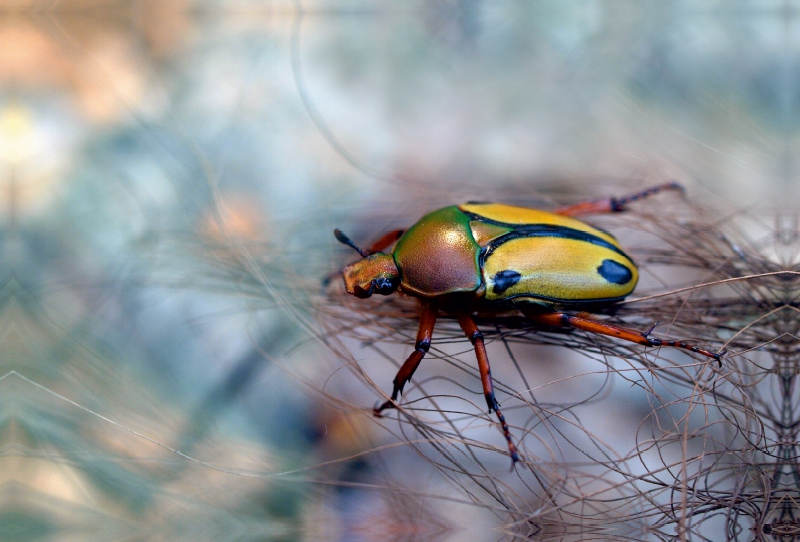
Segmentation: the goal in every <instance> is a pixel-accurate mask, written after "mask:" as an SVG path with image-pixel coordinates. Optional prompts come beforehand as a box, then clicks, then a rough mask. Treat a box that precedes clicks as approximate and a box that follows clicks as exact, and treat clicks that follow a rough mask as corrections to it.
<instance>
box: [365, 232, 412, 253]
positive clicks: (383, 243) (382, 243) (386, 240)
mask: <svg viewBox="0 0 800 542" xmlns="http://www.w3.org/2000/svg"><path fill="white" fill-rule="evenodd" d="M405 232H406V231H405V230H394V231H390V232H389V233H387V234H386V235H384V236H383V237H381V238H380V239H378V240H377V241H375V242H374V243H372V245H371V246H370V247H369V248H368V249H367V252H368V253H369V254H372V253H373V252H380V251H382V250H383V249H384V248H386V247H388V246H390V245H391V244H392V243H394V242H395V241H397V240H398V239H400V238H401V237H402V236H403V234H404V233H405Z"/></svg>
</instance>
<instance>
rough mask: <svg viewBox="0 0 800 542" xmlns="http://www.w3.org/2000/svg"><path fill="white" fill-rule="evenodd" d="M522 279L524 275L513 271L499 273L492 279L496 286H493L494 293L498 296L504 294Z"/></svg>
mask: <svg viewBox="0 0 800 542" xmlns="http://www.w3.org/2000/svg"><path fill="white" fill-rule="evenodd" d="M521 278H522V275H520V274H519V273H517V272H516V271H513V270H511V269H505V270H503V271H499V272H498V273H497V274H496V275H495V276H494V278H493V279H492V282H494V286H492V292H494V293H496V294H502V293H503V292H505V291H506V290H508V289H509V288H511V287H512V286H514V285H515V284H516V283H518V282H519V279H521Z"/></svg>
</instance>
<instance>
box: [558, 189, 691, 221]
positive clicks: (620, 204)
mask: <svg viewBox="0 0 800 542" xmlns="http://www.w3.org/2000/svg"><path fill="white" fill-rule="evenodd" d="M663 190H679V191H680V192H683V187H682V186H681V185H680V184H678V183H676V182H675V181H672V182H670V183H664V184H658V185H656V186H651V187H650V188H647V189H645V190H642V191H640V192H636V193H634V194H628V195H627V196H624V197H621V198H605V199H598V200H594V201H584V202H582V203H576V204H575V205H568V206H567V207H559V208H558V209H554V210H553V211H552V212H553V213H555V214H557V215H562V216H579V215H589V214H600V213H619V212H621V211H624V210H625V206H626V205H628V204H629V203H631V202H633V201H636V200H640V199H644V198H647V197H649V196H652V195H653V194H658V193H659V192H661V191H663Z"/></svg>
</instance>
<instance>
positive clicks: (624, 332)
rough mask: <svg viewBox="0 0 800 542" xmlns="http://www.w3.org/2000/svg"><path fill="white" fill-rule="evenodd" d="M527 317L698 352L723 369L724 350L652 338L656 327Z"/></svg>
mask: <svg viewBox="0 0 800 542" xmlns="http://www.w3.org/2000/svg"><path fill="white" fill-rule="evenodd" d="M525 316H526V317H527V318H528V319H529V320H532V321H534V322H536V323H538V324H542V325H545V326H551V327H574V328H576V329H582V330H584V331H589V332H591V333H599V334H600V335H608V336H610V337H617V338H618V339H622V340H625V341H630V342H632V343H636V344H642V345H644V346H672V347H675V348H684V349H686V350H690V351H692V352H696V353H698V354H702V355H704V356H706V357H709V358H712V359H715V360H717V362H719V365H720V367H722V359H721V358H722V356H723V355H725V351H724V350H723V351H721V352H711V351H710V350H706V349H705V348H699V347H697V346H694V345H691V344H688V343H685V342H683V341H671V340H666V339H654V338H652V337H650V333H652V332H653V329H654V328H655V327H656V326H655V325H654V326H653V327H651V328H650V329H648V330H647V331H645V332H641V331H636V330H634V329H628V328H624V327H619V326H613V325H611V324H606V323H603V322H598V321H597V320H591V319H589V318H584V317H582V316H573V315H571V314H566V313H563V312H548V313H543V314H526V315H525Z"/></svg>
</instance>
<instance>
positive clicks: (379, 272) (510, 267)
mask: <svg viewBox="0 0 800 542" xmlns="http://www.w3.org/2000/svg"><path fill="white" fill-rule="evenodd" d="M663 190H680V191H683V188H682V187H681V185H679V184H678V183H675V182H671V183H665V184H661V185H657V186H654V187H651V188H648V189H646V190H643V191H641V192H637V193H634V194H631V195H628V196H626V197H623V198H613V197H612V198H605V199H601V200H594V201H587V202H583V203H578V204H575V205H570V206H567V207H561V208H558V209H555V210H552V211H542V210H538V209H529V208H525V207H515V206H511V205H504V204H500V203H480V202H469V203H464V204H462V205H457V206H456V205H454V206H449V207H444V208H441V209H438V210H435V211H433V212H431V213H428V214H427V215H425V216H423V217H422V218H421V219H420V220H419V221H418V222H417V223H416V224H414V225H413V226H411V227H410V228H409V229H408V230H406V231H403V230H397V231H393V232H390V233H388V234H386V235H384V236H383V237H382V238H381V239H379V240H378V241H377V242H375V243H374V244H373V245H372V246H371V247H370V248H369V250H367V251H364V250H362V249H360V248H359V247H358V246H356V244H355V243H354V242H353V241H351V240H350V239H349V238H348V237H347V236H346V235H345V234H344V233H342V232H341V231H340V230H338V229H336V230H334V235H335V236H336V239H337V240H338V241H339V242H341V243H344V244H346V245H348V246H350V247H351V248H353V249H355V250H356V251H358V253H359V254H360V255H361V256H362V259H361V260H360V261H358V262H356V263H353V264H351V265H348V266H346V267H345V268H344V269H343V271H342V278H343V280H344V285H345V289H346V291H347V293H349V294H352V295H354V296H356V297H359V298H368V297H370V296H371V295H373V294H375V293H378V294H381V295H390V294H392V293H394V292H396V291H400V292H402V293H404V294H406V295H409V296H412V297H415V298H417V299H418V300H419V306H420V319H419V329H418V332H417V338H416V344H415V346H414V352H413V353H412V354H411V355H410V356H409V357H408V359H406V361H405V362H404V363H403V365H402V366H401V367H400V370H399V371H398V372H397V376H395V379H394V382H393V384H394V386H393V388H392V395H391V398H390V399H389V400H387V401H386V402H384V403H383V404H381V405H380V406H378V407H376V408H375V409H374V412H375V414H376V415H380V413H381V412H382V411H383V410H386V409H388V408H395V407H396V406H397V398H398V396H399V395H400V394H402V391H403V387H404V386H405V385H406V383H407V382H408V381H409V380H411V377H412V375H413V374H414V372H415V371H416V370H417V367H419V364H420V362H421V361H422V359H423V358H424V357H425V354H426V353H427V352H428V350H429V348H430V345H431V339H432V335H433V328H434V324H435V323H436V318H437V316H438V313H439V310H440V309H441V310H444V311H446V312H449V313H451V314H453V315H454V316H455V317H456V319H457V321H458V323H459V325H460V326H461V329H462V330H463V331H464V333H465V334H466V336H467V337H468V338H469V340H470V341H471V343H472V345H473V348H474V350H475V355H476V357H477V361H478V369H479V371H480V377H481V384H482V386H483V393H484V396H485V398H486V404H487V405H488V408H489V413H491V412H492V411H494V412H495V414H496V416H497V419H498V421H499V422H500V425H501V427H502V430H503V434H504V436H505V438H506V441H507V442H508V451H509V455H510V456H511V459H512V462H514V463H516V462H517V461H519V454H518V452H517V449H516V446H515V445H514V442H513V440H512V438H511V434H510V431H509V429H508V425H507V424H506V421H505V417H504V416H503V414H502V413H501V412H500V405H499V404H498V403H497V400H496V399H495V395H494V390H493V386H492V378H491V369H490V366H489V359H488V357H487V355H486V347H485V345H484V339H483V335H482V334H481V332H480V330H479V329H478V327H477V325H476V324H475V321H474V319H473V317H472V315H473V314H474V313H475V312H476V310H478V309H481V310H485V309H490V310H491V309H492V308H496V309H498V310H499V309H504V308H505V309H508V308H513V309H517V310H519V311H520V312H522V313H523V314H524V315H525V317H526V318H528V319H530V320H531V321H533V322H534V323H537V324H541V325H544V326H548V327H563V328H577V329H581V330H584V331H588V332H591V333H598V334H602V335H609V336H612V337H617V338H619V339H622V340H626V341H630V342H633V343H637V344H641V345H644V346H670V347H677V348H684V349H687V350H690V351H692V352H696V353H698V354H702V355H703V356H706V357H709V358H712V359H714V360H716V361H717V362H719V363H720V366H721V363H722V362H721V357H722V356H723V355H724V353H725V352H724V351H720V352H711V351H709V350H706V349H704V348H700V347H697V346H694V345H691V344H688V343H686V342H684V341H676V340H665V339H657V338H654V337H651V336H650V334H651V333H652V331H653V329H654V328H655V325H654V326H652V327H651V328H650V329H648V330H647V331H644V332H641V331H637V330H634V329H628V328H625V327H620V326H616V325H611V324H607V323H604V322H601V321H598V320H595V319H593V318H590V317H589V315H587V314H586V313H578V314H572V313H570V312H565V311H569V310H570V309H573V310H575V309H587V308H597V307H602V306H607V305H613V304H614V303H617V302H619V301H621V300H622V299H624V298H625V297H626V296H627V295H629V294H630V293H631V292H633V289H634V288H635V286H636V283H637V281H638V269H637V267H636V264H635V263H634V262H633V260H632V259H631V258H630V256H628V255H627V254H626V253H625V252H624V251H623V249H622V247H621V246H620V245H619V243H618V241H617V240H616V238H614V236H612V235H611V234H610V233H608V232H605V231H603V230H600V229H598V228H595V227H592V226H590V225H588V224H586V223H585V222H582V221H580V220H578V219H577V218H575V217H576V216H580V215H584V214H592V213H614V212H621V211H624V210H625V208H626V206H627V205H628V204H629V203H631V202H633V201H636V200H639V199H642V198H645V197H648V196H651V195H653V194H656V193H658V192H661V191H663ZM392 245H394V247H393V249H392V250H391V251H390V252H388V253H385V252H383V250H385V249H387V248H388V247H390V246H392Z"/></svg>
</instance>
